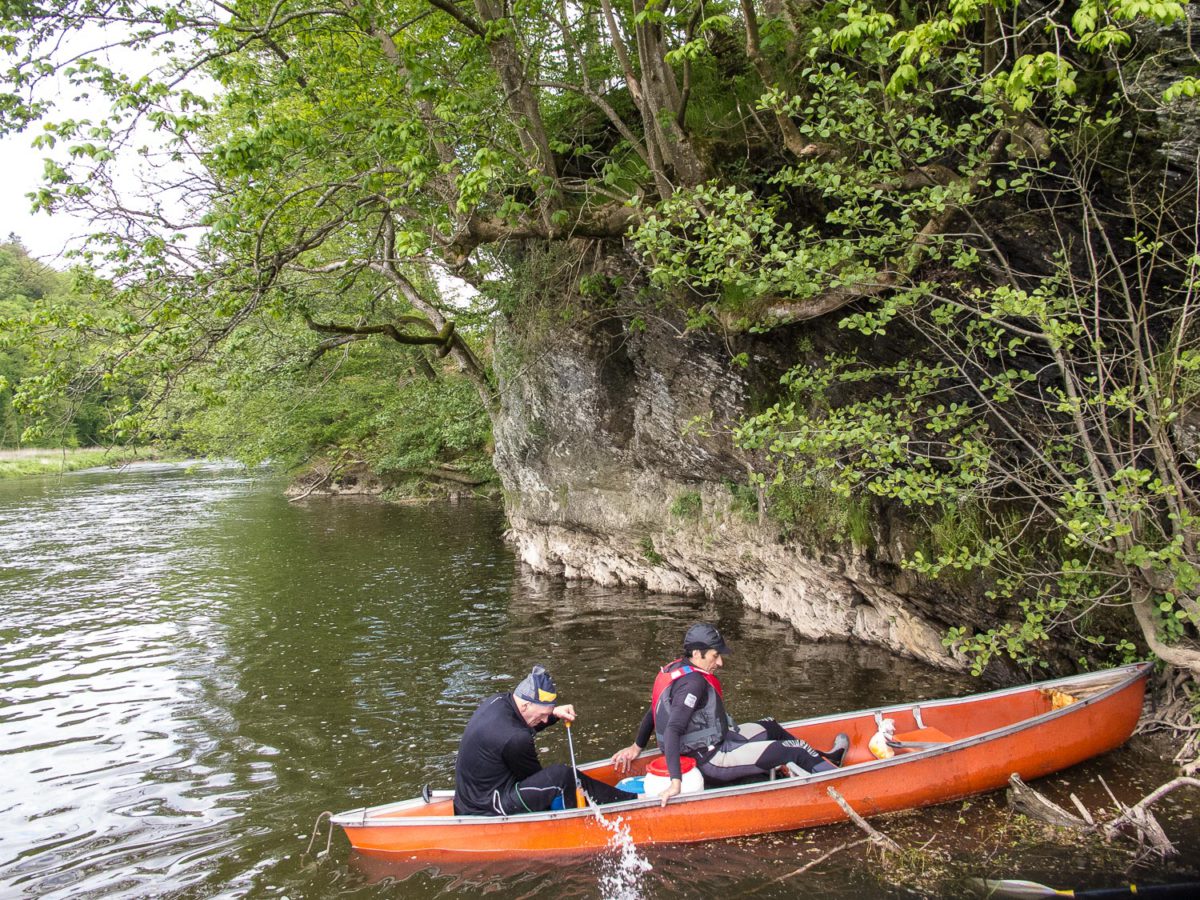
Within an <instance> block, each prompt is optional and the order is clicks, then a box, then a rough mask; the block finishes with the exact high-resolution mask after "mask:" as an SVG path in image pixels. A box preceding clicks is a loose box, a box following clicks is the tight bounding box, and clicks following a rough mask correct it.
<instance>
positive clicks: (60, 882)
mask: <svg viewBox="0 0 1200 900" xmlns="http://www.w3.org/2000/svg"><path fill="white" fill-rule="evenodd" d="M503 527H504V523H503V519H502V516H501V513H500V511H499V510H498V509H497V508H496V507H494V506H492V505H488V504H483V503H463V504H441V505H434V506H427V507H424V506H423V507H411V506H396V505H387V504H383V503H377V502H368V501H354V500H337V501H329V500H324V499H320V500H319V499H308V500H306V501H304V502H301V503H288V502H287V501H286V500H285V499H284V497H283V496H282V484H281V483H280V482H279V481H277V480H271V479H267V478H259V477H253V476H252V475H251V474H249V473H247V472H245V471H244V470H242V469H240V468H236V467H232V466H222V465H215V464H202V465H194V466H183V465H144V464H143V465H137V466H133V467H130V468H128V469H126V470H124V471H121V472H110V471H105V472H87V473H77V474H74V475H68V476H65V477H57V478H31V479H23V480H17V481H7V482H0V645H2V648H0V826H2V827H0V897H39V898H81V897H84V898H86V897H130V898H133V897H178V898H193V897H194V898H201V897H204V898H208V897H287V898H290V900H298V898H319V897H335V896H354V897H414V898H420V897H442V896H475V895H478V894H480V893H487V894H488V895H489V896H495V897H498V898H504V897H514V898H516V897H521V898H525V897H563V896H565V897H588V898H591V897H612V898H615V897H622V898H637V897H700V896H714V895H721V896H741V895H744V894H748V893H750V894H754V895H755V896H761V897H785V896H795V895H796V894H797V892H802V893H807V894H811V895H814V896H843V897H860V896H896V897H902V896H914V890H915V892H916V893H918V894H919V893H921V892H926V893H938V892H939V891H943V890H945V889H944V888H939V887H936V884H937V881H936V879H935V878H933V877H932V876H931V877H929V878H926V879H924V881H923V880H922V879H921V878H920V877H917V878H915V879H914V878H913V877H912V875H911V873H910V874H909V875H908V876H907V877H906V878H905V879H903V880H902V882H903V883H896V884H892V883H891V882H892V881H893V880H896V879H897V878H898V876H893V875H890V874H888V872H887V871H886V869H887V867H885V866H882V865H881V864H880V863H879V862H878V860H877V859H876V858H875V857H873V856H871V855H869V854H867V852H866V851H865V850H864V849H863V848H858V849H850V850H845V851H842V852H840V853H834V854H833V855H832V856H831V857H830V860H829V861H828V862H826V863H824V864H822V865H820V866H817V867H814V868H813V869H812V870H811V871H810V872H806V873H803V874H802V875H789V873H792V872H795V870H797V869H798V868H800V867H801V866H803V865H804V864H805V863H807V862H810V861H812V860H814V859H816V858H817V857H819V856H821V855H823V854H826V853H829V852H830V851H834V850H837V848H838V847H840V846H841V845H843V844H847V843H850V842H853V841H856V840H858V839H859V838H860V837H861V835H860V834H859V833H858V832H857V831H856V830H855V829H854V828H853V827H852V826H849V825H845V826H833V827H830V828H825V829H817V830H814V831H812V832H804V833H796V834H787V835H774V836H766V837H761V838H754V839H746V840H738V841H725V842H715V843H713V844H708V845H704V846H698V847H676V848H649V849H645V850H642V851H640V852H639V854H637V855H636V858H635V857H633V856H626V857H624V858H622V857H621V856H620V855H619V854H616V853H610V854H605V855H603V856H600V857H589V858H582V859H572V860H566V861H563V860H559V861H556V862H552V863H539V862H536V861H531V860H512V861H511V862H505V863H502V864H487V865H483V864H479V865H476V866H472V867H462V868H458V869H456V870H451V869H437V868H428V869H422V868H420V867H415V868H410V867H404V866H399V865H396V864H388V863H380V862H378V861H374V860H371V859H368V858H365V857H361V856H359V855H358V854H356V853H354V852H352V851H351V850H350V848H349V845H348V844H347V842H346V840H345V837H344V836H343V835H341V833H340V832H338V833H336V834H335V835H334V837H333V844H332V849H331V852H330V853H329V854H328V855H324V854H320V855H318V851H321V850H323V849H324V846H325V841H326V837H325V832H323V833H322V836H321V837H320V839H319V840H318V842H317V845H316V846H315V847H314V849H313V850H312V852H311V853H307V854H306V853H305V851H306V848H307V845H308V843H309V837H310V833H311V831H312V827H313V824H314V820H316V819H317V816H318V815H319V814H320V813H321V812H322V811H324V810H333V811H339V810H345V809H350V808H353V807H358V806H362V805H374V804H378V803H384V802H390V801H393V800H399V799H403V798H407V797H409V796H412V795H414V794H416V793H417V792H418V791H419V789H420V786H421V785H422V784H424V783H426V782H429V783H431V784H432V785H433V786H434V787H450V786H451V782H452V778H453V765H454V752H455V748H456V746H457V740H458V737H459V735H460V733H461V731H462V728H463V725H464V724H465V722H466V720H467V718H468V717H469V716H470V714H471V712H472V710H473V709H474V707H475V705H476V703H477V702H478V700H479V699H480V698H481V697H483V696H486V695H488V694H490V693H493V692H496V691H500V690H506V689H511V687H512V686H513V685H514V684H515V682H516V680H518V678H519V677H520V675H521V674H522V673H523V672H524V671H526V670H527V669H528V666H529V665H530V664H531V663H533V662H542V663H544V664H545V665H546V666H547V667H548V668H549V669H550V670H551V672H552V673H553V674H554V676H555V678H556V680H557V682H558V685H559V690H560V696H561V698H562V700H563V701H564V702H572V703H574V704H575V705H576V707H577V709H578V711H579V713H580V719H579V722H578V724H577V726H576V727H575V729H574V738H575V744H576V750H577V753H578V756H579V757H580V760H581V761H583V760H585V759H589V760H590V759H594V758H597V757H600V756H607V755H609V754H611V753H612V752H613V751H614V750H616V749H618V748H619V747H621V746H624V745H626V744H628V743H629V741H630V739H631V737H632V734H633V731H634V729H635V727H636V725H637V722H638V721H639V719H640V716H641V713H642V711H643V709H644V704H645V703H646V699H647V693H648V689H649V682H650V681H651V679H652V677H653V673H654V671H655V668H656V666H658V665H659V664H661V663H663V662H666V661H668V660H669V659H670V658H671V657H672V655H673V650H674V649H675V648H676V646H677V645H678V642H679V639H680V635H681V633H682V631H683V629H684V628H685V627H686V626H687V625H688V624H689V623H690V622H693V621H695V620H697V619H702V618H703V619H709V620H713V621H715V622H717V623H718V624H719V626H720V628H721V629H722V631H723V632H724V633H725V635H726V636H727V638H728V639H729V640H730V642H731V644H732V645H733V647H734V655H733V656H731V657H730V658H729V659H728V661H727V662H728V664H727V667H726V669H725V671H724V673H723V675H724V680H725V683H726V691H727V696H729V697H730V705H731V711H732V712H733V713H734V714H735V715H740V716H741V717H742V718H744V719H752V718H757V717H759V716H760V715H764V714H768V713H770V714H773V715H775V716H776V717H777V718H795V717H800V716H805V715H814V714H820V713H828V712H834V711H838V710H844V709H852V708H861V707H864V706H874V705H878V704H883V703H891V702H901V701H904V700H920V699H927V698H933V697H938V696H946V695H950V694H965V693H971V692H973V691H975V690H979V689H980V688H981V686H980V685H979V684H978V683H977V682H975V681H974V680H972V679H970V678H968V677H965V676H956V675H948V674H945V673H940V672H934V671H931V670H929V669H927V668H925V667H922V666H920V665H917V664H915V663H912V662H908V661H905V660H900V659H896V658H893V657H890V656H888V655H887V654H885V653H883V652H882V651H880V650H877V649H874V648H869V647H862V646H854V645H842V644H833V643H824V644H812V643H806V642H804V641H801V640H799V639H797V638H796V636H795V635H794V633H793V632H792V631H791V629H790V628H789V627H787V626H785V625H784V624H782V623H780V622H778V621H774V620H772V619H769V618H767V617H766V616H763V615H760V614H757V613H753V612H750V611H747V610H744V609H741V608H740V607H738V606H736V605H733V604H722V603H713V602H709V601H704V600H698V599H689V598H681V597H674V596H666V595H657V594H647V593H645V592H643V591H638V590H634V589H614V588H600V587H596V586H594V585H586V584H574V583H564V582H562V581H559V580H554V579H547V578H542V577H538V576H534V575H531V574H529V573H528V572H526V571H524V570H523V569H522V567H521V566H520V564H519V563H517V562H516V561H515V560H514V557H513V555H512V553H511V551H510V550H509V548H508V547H507V546H506V545H505V543H504V542H503V538H502V534H503ZM539 746H540V747H541V748H542V750H543V753H544V759H545V761H546V762H547V763H549V762H555V761H566V760H567V748H566V744H565V736H564V735H563V734H562V729H558V728H555V729H551V730H550V731H548V732H547V733H545V734H544V735H542V737H541V738H540V740H539ZM1100 774H1103V775H1104V776H1105V778H1106V779H1108V781H1109V783H1110V785H1113V786H1114V791H1116V792H1117V793H1118V794H1123V795H1124V796H1123V797H1122V799H1123V800H1127V801H1131V800H1133V799H1137V798H1138V797H1140V796H1141V794H1142V793H1144V792H1145V791H1144V790H1143V788H1148V787H1152V786H1153V785H1154V784H1156V783H1157V782H1158V781H1159V780H1162V779H1163V778H1165V777H1169V774H1170V773H1169V771H1168V770H1167V769H1166V768H1165V766H1163V765H1162V764H1161V763H1160V762H1158V761H1157V759H1156V758H1155V757H1154V756H1153V755H1152V754H1150V753H1149V752H1148V751H1147V750H1146V749H1145V748H1144V747H1139V745H1138V744H1137V742H1136V741H1135V742H1134V743H1133V744H1131V745H1130V746H1129V747H1127V748H1123V749H1122V750H1120V751H1117V752H1116V753H1113V754H1109V756H1107V757H1105V758H1104V759H1102V760H1098V761H1096V762H1094V763H1089V764H1088V765H1087V766H1082V767H1079V768H1077V769H1076V770H1073V772H1072V773H1068V777H1067V778H1066V779H1065V780H1064V781H1063V782H1062V784H1064V785H1072V783H1074V784H1075V785H1076V786H1074V787H1070V788H1069V789H1070V790H1079V791H1080V792H1081V793H1084V794H1085V796H1086V795H1087V792H1086V791H1085V790H1084V789H1083V788H1082V787H1080V786H1079V785H1085V784H1088V785H1090V784H1093V783H1094V782H1095V781H1096V778H1097V776H1098V775H1100ZM1160 776H1161V777H1160ZM1072 779H1074V782H1072ZM1062 789H1063V790H1067V789H1068V788H1066V787H1064V788H1062ZM1097 790H1098V789H1097ZM1093 793H1094V792H1093ZM1187 799H1192V800H1194V798H1186V799H1185V798H1180V802H1179V803H1177V804H1175V805H1174V806H1173V807H1172V809H1173V810H1174V815H1175V818H1176V820H1178V821H1177V822H1176V823H1175V824H1179V823H1182V826H1183V827H1184V830H1185V845H1184V849H1185V852H1186V853H1189V854H1192V856H1191V858H1192V859H1196V858H1200V852H1196V851H1197V850H1198V849H1200V839H1198V838H1197V836H1196V834H1195V828H1194V826H1195V823H1194V821H1193V820H1192V819H1191V813H1190V811H1189V810H1190V808H1191V807H1190V806H1189V803H1188V802H1187ZM968 810H970V812H968ZM1003 818H1004V814H1003V811H1002V798H999V799H997V798H996V797H992V798H984V799H982V800H978V801H975V803H974V804H959V805H955V806H953V807H952V808H950V807H943V808H939V809H938V810H934V811H927V812H924V813H920V814H916V815H915V816H912V817H909V818H907V819H902V820H899V821H897V820H894V819H893V820H885V821H886V822H897V824H895V825H894V826H892V827H894V828H895V829H897V830H899V831H903V832H911V834H908V835H907V836H908V837H909V838H911V840H912V841H913V842H916V843H924V842H925V841H928V840H931V839H933V840H934V841H935V842H938V843H939V844H940V845H948V846H950V847H951V850H950V853H951V855H957V857H959V858H963V857H967V858H969V857H970V854H971V852H972V843H973V841H974V838H972V837H969V836H968V832H970V831H971V830H972V829H976V830H979V829H982V830H984V831H988V830H989V829H990V830H994V829H995V828H996V827H998V826H999V825H1000V824H1002V820H1003ZM881 827H884V828H885V829H886V828H888V827H889V826H888V825H887V824H884V825H882V826H881ZM1188 828H1191V829H1192V830H1191V831H1190V832H1189V831H1188ZM1169 830H1170V829H1169ZM1172 836H1176V835H1175V834H1174V833H1173V834H1172ZM1186 842H1193V843H1186ZM1122 865H1123V864H1122V863H1118V862H1111V863H1110V862H1101V863H1099V864H1097V863H1096V861H1095V860H1094V859H1092V858H1090V857H1087V856H1086V855H1082V856H1080V857H1079V858H1076V855H1075V854H1073V853H1072V852H1071V851H1069V850H1059V851H1057V852H1050V853H1049V854H1048V855H1047V853H1046V852H1044V851H1042V850H1039V851H1037V852H1032V851H1031V852H1030V854H1029V855H1028V859H1027V860H1026V865H1025V867H1024V871H1021V872H1014V871H1004V872H999V873H998V872H995V871H990V870H989V871H987V872H986V873H985V872H983V871H982V869H981V874H989V875H992V876H996V875H1001V876H1003V877H1026V878H1039V877H1040V878H1042V879H1043V880H1044V879H1046V878H1057V879H1058V881H1059V882H1067V884H1066V886H1076V887H1078V886H1080V885H1081V884H1082V883H1083V882H1087V883H1089V884H1091V883H1116V882H1119V880H1120V872H1121V867H1122ZM981 866H983V863H982V862H981ZM1105 866H1107V867H1108V871H1106V869H1105ZM1175 871H1176V872H1178V871H1183V870H1179V869H1178V867H1176V870H1175ZM918 876H919V873H918ZM914 884H916V885H918V886H917V887H916V888H914ZM922 884H924V885H925V887H924V888H922V887H920V885H922Z"/></svg>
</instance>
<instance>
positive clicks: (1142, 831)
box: [1100, 777, 1200, 856]
mask: <svg viewBox="0 0 1200 900" xmlns="http://www.w3.org/2000/svg"><path fill="white" fill-rule="evenodd" d="M1100 783H1101V784H1104V779H1103V778H1101V779H1100ZM1181 787H1200V778H1187V777H1184V778H1176V779H1174V780H1172V781H1168V782H1167V783H1166V784H1163V785H1160V786H1159V787H1157V788H1155V789H1154V790H1153V791H1151V792H1150V793H1149V794H1147V795H1146V796H1145V797H1143V798H1142V799H1141V800H1139V801H1138V802H1137V803H1135V804H1134V805H1133V806H1125V805H1123V804H1121V803H1119V802H1118V801H1117V798H1116V797H1113V793H1112V791H1110V790H1108V785H1107V784H1104V789H1105V790H1106V791H1108V796H1110V797H1112V799H1113V803H1116V804H1117V808H1118V809H1119V810H1121V815H1119V816H1117V817H1116V818H1115V819H1113V820H1112V821H1111V822H1109V823H1107V824H1106V825H1105V826H1104V837H1105V839H1106V840H1109V841H1111V840H1112V839H1113V838H1115V837H1117V836H1118V835H1119V834H1120V832H1121V830H1122V829H1123V828H1125V827H1126V826H1127V825H1130V826H1133V828H1135V829H1136V830H1137V834H1138V843H1139V844H1140V845H1144V844H1146V843H1149V844H1150V846H1151V848H1152V849H1153V850H1155V851H1156V852H1157V853H1158V854H1159V855H1161V856H1174V855H1176V854H1177V853H1178V852H1179V851H1178V850H1176V849H1175V845H1174V844H1172V843H1171V840H1170V838H1168V837H1167V834H1166V832H1165V831H1163V829H1162V826H1161V825H1159V824H1158V820H1157V819H1156V818H1154V816H1153V815H1152V814H1151V812H1150V807H1151V806H1153V805H1154V804H1155V803H1157V802H1158V801H1159V800H1161V799H1162V798H1163V797H1165V796H1167V794H1169V793H1171V792H1172V791H1174V790H1175V789H1176V788H1181Z"/></svg>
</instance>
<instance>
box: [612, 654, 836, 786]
mask: <svg viewBox="0 0 1200 900" xmlns="http://www.w3.org/2000/svg"><path fill="white" fill-rule="evenodd" d="M670 690H671V696H670V702H669V705H668V707H667V709H668V712H669V715H670V718H669V719H668V721H667V727H666V732H665V734H664V736H663V737H664V741H663V746H662V747H661V748H660V749H661V750H662V752H663V758H664V759H665V760H666V762H667V772H668V773H669V774H670V776H671V777H672V778H680V777H681V773H680V770H679V743H680V740H681V739H682V737H683V735H684V734H686V733H687V726H688V722H689V720H690V719H691V717H692V710H694V709H703V708H704V706H705V704H706V703H707V702H708V699H709V692H711V691H714V690H715V688H713V687H712V685H710V684H709V683H708V679H707V678H705V677H704V675H703V674H702V673H701V672H699V671H692V672H689V673H688V674H687V675H683V676H681V677H680V678H679V679H678V680H677V681H675V682H674V683H673V684H672V685H671V688H670ZM689 698H690V699H689ZM716 706H717V717H718V721H719V722H720V723H721V724H722V726H723V727H722V733H721V736H720V738H719V739H718V740H717V741H714V742H713V744H711V745H710V746H708V747H701V748H699V749H695V750H691V751H689V752H688V753H687V754H685V755H687V756H691V757H693V758H694V759H695V760H696V763H697V764H698V765H699V767H700V771H701V772H702V773H703V774H704V777H705V779H706V780H708V781H715V782H725V781H736V780H738V779H741V778H745V777H748V776H753V775H758V774H763V773H767V772H770V771H771V770H772V769H774V768H777V767H779V766H782V765H784V764H786V763H789V762H791V763H795V764H796V765H798V766H800V767H801V768H803V769H805V770H806V771H809V772H813V771H823V770H825V769H832V768H834V766H832V765H831V764H829V763H828V762H826V761H825V760H823V759H822V758H821V756H820V755H819V754H818V753H817V752H816V751H815V750H813V749H812V747H810V746H809V745H808V744H807V743H805V742H804V741H801V740H797V739H796V738H794V737H792V735H791V734H790V733H789V732H788V731H787V730H786V729H785V728H784V727H783V726H782V725H780V724H779V723H778V722H776V721H775V720H774V719H762V720H760V721H758V722H751V723H749V724H747V725H741V726H736V727H734V728H730V727H729V726H728V722H729V717H728V716H727V715H726V713H725V704H724V702H723V701H722V699H721V697H720V696H719V695H718V696H717V698H716ZM653 733H654V711H653V709H649V710H647V711H646V715H645V716H643V717H642V724H641V725H640V726H639V727H638V733H637V737H636V738H635V739H634V741H635V743H636V744H637V745H638V746H639V747H645V746H646V744H647V742H648V741H649V740H650V735H651V734H653Z"/></svg>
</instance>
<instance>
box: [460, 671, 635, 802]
mask: <svg viewBox="0 0 1200 900" xmlns="http://www.w3.org/2000/svg"><path fill="white" fill-rule="evenodd" d="M557 699H558V689H557V688H556V687H555V686H554V679H552V678H551V677H550V673H549V672H547V671H546V670H545V669H544V668H542V667H541V666H534V667H533V668H532V669H531V670H530V672H529V674H528V675H526V676H525V677H524V678H523V679H522V680H521V683H520V684H518V685H517V687H516V689H515V690H514V691H513V692H512V693H511V694H509V693H503V694H496V695H495V696H492V697H488V698H487V699H485V700H484V701H483V702H482V703H480V704H479V707H478V709H476V710H475V713H474V714H473V715H472V716H471V720H470V721H469V722H467V728H466V730H465V731H464V732H463V736H462V741H461V742H460V743H459V745H458V759H457V761H456V762H455V765H454V813H455V815H459V816H510V815H514V814H517V813H525V812H542V811H544V810H547V809H550V807H551V804H554V801H555V800H560V799H561V802H562V805H563V806H565V807H568V808H571V807H574V806H576V797H575V785H576V778H578V785H579V787H580V788H582V789H583V791H584V793H585V794H587V796H588V797H590V798H591V799H592V800H593V801H595V802H596V803H616V802H618V801H620V800H635V799H637V794H631V793H629V792H627V791H621V790H618V789H617V788H615V787H612V786H611V785H607V784H605V783H604V782H602V781H597V780H596V779H594V778H591V777H589V776H587V775H585V774H584V773H582V772H578V771H575V770H572V768H571V767H570V766H565V765H562V764H561V763H558V764H555V765H553V766H548V767H546V768H544V769H543V768H542V764H541V763H540V762H538V756H537V749H536V748H535V747H534V737H535V735H537V733H538V732H539V731H542V730H543V729H545V728H549V727H550V726H551V725H553V724H554V723H555V722H557V721H558V720H559V719H566V720H567V721H568V722H573V721H575V707H573V706H570V705H566V706H556V705H555V701H556V700H557Z"/></svg>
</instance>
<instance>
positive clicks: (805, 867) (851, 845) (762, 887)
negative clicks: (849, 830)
mask: <svg viewBox="0 0 1200 900" xmlns="http://www.w3.org/2000/svg"><path fill="white" fill-rule="evenodd" d="M830 790H832V788H830ZM870 840H871V839H870V838H861V839H859V840H857V841H849V842H847V843H845V844H840V845H839V846H837V847H834V848H833V849H832V850H830V851H829V852H828V853H823V854H821V855H820V856H818V857H817V858H816V859H814V860H810V861H809V862H806V863H805V864H804V865H802V866H801V867H800V868H798V869H793V870H792V871H791V872H788V873H787V874H786V875H780V876H779V877H778V878H774V879H772V880H771V881H768V882H767V883H766V884H760V885H759V886H758V887H756V888H752V889H751V890H748V891H746V895H749V894H757V893H758V892H759V891H761V890H765V889H766V888H769V887H773V886H774V885H777V884H779V883H780V882H783V881H787V880H788V879H789V878H795V877H796V876H797V875H803V874H804V873H805V872H807V871H808V870H809V869H812V868H815V867H816V866H819V865H820V864H821V863H823V862H825V860H827V859H829V857H831V856H833V855H835V854H837V853H841V852H842V851H843V850H853V849H854V848H855V847H861V846H862V845H863V844H866V843H869V842H870Z"/></svg>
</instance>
